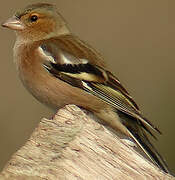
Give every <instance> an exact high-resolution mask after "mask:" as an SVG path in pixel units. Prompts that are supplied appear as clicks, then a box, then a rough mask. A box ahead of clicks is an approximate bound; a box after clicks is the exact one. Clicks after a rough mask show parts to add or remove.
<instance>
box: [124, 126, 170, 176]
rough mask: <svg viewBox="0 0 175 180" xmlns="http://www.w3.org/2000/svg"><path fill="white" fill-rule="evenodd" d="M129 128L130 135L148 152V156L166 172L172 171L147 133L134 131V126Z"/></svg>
mask: <svg viewBox="0 0 175 180" xmlns="http://www.w3.org/2000/svg"><path fill="white" fill-rule="evenodd" d="M127 129H128V133H129V134H130V136H131V137H132V138H133V139H134V141H135V142H136V143H137V145H138V146H139V147H140V148H141V150H142V151H143V152H144V153H145V154H146V156H147V157H148V158H149V159H150V160H151V162H153V163H154V164H156V165H157V166H158V167H159V168H161V169H162V170H163V171H164V172H166V173H170V172H169V169H168V166H167V164H166V162H165V161H164V159H163V158H162V156H161V155H160V154H159V153H158V151H157V150H156V149H155V147H154V146H153V144H151V142H150V141H149V139H148V138H147V137H146V135H144V133H142V134H141V135H140V134H138V133H137V132H135V131H133V130H132V128H130V127H127Z"/></svg>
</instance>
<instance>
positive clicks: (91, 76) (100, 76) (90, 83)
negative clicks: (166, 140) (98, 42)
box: [39, 43, 160, 133]
mask: <svg viewBox="0 0 175 180" xmlns="http://www.w3.org/2000/svg"><path fill="white" fill-rule="evenodd" d="M39 48H40V51H41V52H42V54H45V59H46V60H45V63H44V67H45V68H46V69H47V70H48V71H49V72H50V73H51V74H52V75H53V76H55V77H57V78H59V79H61V80H63V81H65V82H67V83H69V84H71V85H73V86H76V87H78V88H81V89H83V90H85V91H86V92H88V93H90V94H93V95H94V96H97V97H98V98H100V99H102V100H103V101H105V102H106V103H108V104H109V105H110V106H112V107H114V108H116V109H117V110H119V111H121V112H123V113H125V114H127V115H129V116H131V117H134V118H135V119H136V121H137V122H138V123H139V125H141V126H142V127H144V129H146V130H148V127H149V128H151V129H153V130H155V131H157V132H159V133H160V131H159V130H158V129H157V128H156V127H155V126H153V125H152V124H151V122H149V121H148V120H147V119H146V118H144V117H143V116H142V115H141V113H140V111H139V108H138V106H137V104H136V103H135V102H134V100H133V99H132V97H131V96H130V95H129V93H128V92H127V91H126V89H125V88H124V87H123V86H122V84H121V83H120V81H119V80H118V79H117V78H116V77H115V76H114V75H113V74H112V73H110V72H109V71H106V70H105V69H104V68H102V67H99V66H95V65H92V64H91V63H89V60H88V59H82V58H77V57H75V56H73V55H71V54H70V53H67V52H66V51H64V50H62V49H58V47H56V45H54V44H52V43H50V44H42V45H40V47H39ZM148 131H149V130H148ZM149 132H150V131H149ZM150 133H151V132H150Z"/></svg>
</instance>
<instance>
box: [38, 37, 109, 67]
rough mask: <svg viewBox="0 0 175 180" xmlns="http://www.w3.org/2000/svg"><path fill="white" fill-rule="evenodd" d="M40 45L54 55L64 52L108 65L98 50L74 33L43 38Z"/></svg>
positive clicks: (98, 63) (90, 61)
mask: <svg viewBox="0 0 175 180" xmlns="http://www.w3.org/2000/svg"><path fill="white" fill-rule="evenodd" d="M38 45H39V46H40V47H44V48H45V49H47V50H48V51H49V52H51V53H52V54H53V55H54V56H58V54H59V53H60V52H64V53H65V54H69V55H70V56H72V57H75V58H77V59H86V60H88V62H89V63H90V64H95V65H98V66H100V67H103V68H104V67H106V63H105V62H104V59H103V57H102V56H101V54H100V53H99V52H98V51H96V50H95V49H94V48H92V47H91V46H90V45H89V44H88V43H86V42H85V41H83V40H80V39H79V38H78V37H77V36H75V35H72V34H70V35H62V36H58V37H54V38H50V39H46V40H42V41H40V42H39V44H38Z"/></svg>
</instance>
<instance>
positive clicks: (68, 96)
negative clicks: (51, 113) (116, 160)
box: [2, 3, 169, 173]
mask: <svg viewBox="0 0 175 180" xmlns="http://www.w3.org/2000/svg"><path fill="white" fill-rule="evenodd" d="M2 26H3V27H6V28H9V29H12V30H14V31H15V33H16V42H15V45H14V51H13V53H14V61H15V64H16V66H17V71H18V74H19V78H20V79H21V81H22V83H23V85H24V86H25V87H26V88H27V89H28V91H29V92H30V93H31V94H32V95H33V96H34V97H35V98H36V99H37V100H39V101H40V102H41V103H43V104H45V105H47V106H49V107H51V108H52V109H54V110H58V109H59V108H61V107H64V106H65V105H68V104H75V105H77V106H78V107H80V108H83V109H86V110H88V111H90V112H92V113H93V114H94V115H95V116H96V117H98V118H99V119H100V121H101V122H103V123H104V124H106V125H108V126H109V127H111V128H112V129H113V130H115V131H118V132H121V133H123V134H124V135H126V136H127V137H129V138H131V139H132V140H133V141H134V142H135V143H136V144H137V145H138V147H139V148H141V150H142V151H143V152H144V153H145V155H146V157H147V158H148V159H149V160H150V161H151V162H152V163H153V164H155V165H156V166H157V167H159V168H160V169H162V170H163V171H164V172H166V173H169V169H168V166H167V164H166V162H165V160H164V159H163V158H162V156H161V155H160V154H159V153H158V151H157V150H156V148H155V147H154V146H153V144H152V143H151V141H150V139H149V137H148V136H149V135H151V136H152V137H154V138H156V137H155V135H154V132H158V133H159V134H161V132H160V130H159V129H158V128H157V127H155V126H154V125H153V124H152V123H151V122H150V121H149V120H148V119H146V118H145V117H144V116H143V114H142V112H141V110H140V109H139V107H138V105H137V104H136V103H135V101H134V100H133V98H132V97H131V95H130V94H129V93H128V91H127V90H126V89H125V87H124V86H123V85H122V84H121V82H120V80H119V79H118V78H117V77H116V76H115V75H114V74H113V73H112V72H111V71H110V70H109V68H108V67H107V65H106V63H105V59H104V58H103V56H102V55H101V54H100V53H99V52H98V51H97V50H95V49H94V48H92V47H91V46H90V45H89V44H88V43H86V42H85V41H83V40H81V39H80V38H79V37H78V36H76V35H74V33H72V32H71V30H70V29H69V26H68V25H67V22H66V21H65V20H64V18H63V17H62V15H61V14H60V13H59V11H58V9H57V8H56V6H55V5H52V4H49V3H35V4H31V5H28V6H26V7H25V8H24V9H21V10H18V11H17V12H16V13H15V14H14V15H13V16H12V17H11V18H9V19H8V20H7V21H5V22H4V23H2Z"/></svg>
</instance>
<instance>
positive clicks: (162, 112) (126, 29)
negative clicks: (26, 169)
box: [0, 0, 175, 173]
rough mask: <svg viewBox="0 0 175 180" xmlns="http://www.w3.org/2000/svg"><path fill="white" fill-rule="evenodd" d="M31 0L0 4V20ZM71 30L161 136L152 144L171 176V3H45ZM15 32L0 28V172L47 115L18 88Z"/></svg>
mask: <svg viewBox="0 0 175 180" xmlns="http://www.w3.org/2000/svg"><path fill="white" fill-rule="evenodd" d="M35 2H41V1H37V0H31V1H29V0H18V1H11V0H6V1H4V2H1V6H0V22H3V21H4V20H6V19H7V18H8V17H10V16H12V14H14V12H15V11H16V10H17V9H19V8H22V7H24V6H26V5H28V4H31V3H35ZM44 2H50V3H54V4H56V5H57V7H58V9H59V11H60V12H61V14H62V15H63V16H64V17H65V19H66V20H67V22H68V23H69V25H70V27H71V29H72V31H73V32H74V33H75V34H77V35H78V36H80V37H81V39H83V40H86V41H88V42H89V43H90V44H91V45H92V46H93V47H95V48H97V49H98V50H99V51H100V52H101V53H102V54H103V56H104V57H105V59H107V61H108V64H109V67H110V68H111V69H112V71H113V72H114V73H115V74H116V75H117V76H118V77H119V79H120V80H121V82H122V83H123V84H124V86H125V87H126V88H127V89H128V91H129V92H130V93H131V94H132V96H133V97H134V99H135V100H136V102H137V103H138V105H139V106H140V108H141V109H142V111H143V113H144V115H145V116H146V117H147V118H148V119H150V120H151V121H152V122H153V123H154V124H156V125H157V126H158V127H159V128H160V129H161V131H162V132H163V135H162V136H159V137H158V139H159V141H158V142H155V145H156V147H157V149H158V150H159V152H160V153H161V154H162V155H163V157H164V158H165V159H166V161H167V163H168V165H169V167H170V169H171V170H172V172H174V173H175V155H174V152H175V140H174V138H175V131H174V126H175V111H174V109H175V93H174V92H175V50H174V49H175V47H174V45H175V35H174V34H175V20H174V18H175V11H174V9H175V1H173V0H167V1H164V0H155V1H152V0H147V1H140V0H132V1H131V0H125V1H123V0H108V1H105V0H93V1H82V0H55V1H54V0H50V1H44ZM14 42H15V34H14V33H13V32H12V31H10V30H7V29H3V28H0V49H1V65H0V82H1V85H0V92H1V93H0V99H1V101H0V169H2V168H3V166H4V165H5V163H6V162H7V161H8V160H9V158H10V156H11V155H12V154H13V153H14V152H15V151H16V150H17V149H19V148H20V147H21V146H22V145H23V144H24V143H25V141H26V140H27V138H28V137H29V136H30V134H31V133H32V131H33V129H34V128H35V127H36V126H37V123H38V122H39V121H40V119H41V118H42V117H50V116H51V115H52V114H53V112H51V111H50V110H49V109H47V108H46V107H44V106H43V105H41V104H40V103H39V102H37V101H36V100H35V99H34V98H33V97H32V96H31V95H30V94H29V93H28V92H27V91H26V90H25V89H24V87H23V86H22V84H21V82H20V81H19V79H18V77H17V72H16V68H15V65H14V63H13V52H12V51H13V45H14Z"/></svg>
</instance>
